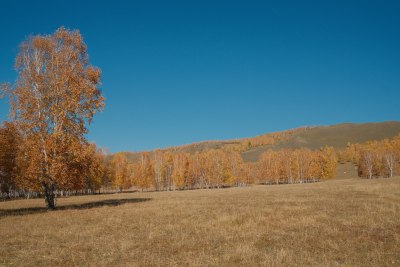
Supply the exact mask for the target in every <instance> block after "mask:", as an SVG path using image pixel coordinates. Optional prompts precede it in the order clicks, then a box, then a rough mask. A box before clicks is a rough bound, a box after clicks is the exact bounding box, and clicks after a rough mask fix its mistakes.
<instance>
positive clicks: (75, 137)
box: [3, 28, 104, 209]
mask: <svg viewBox="0 0 400 267" xmlns="http://www.w3.org/2000/svg"><path fill="white" fill-rule="evenodd" d="M86 49H87V48H86V44H85V43H84V41H83V39H82V36H81V34H80V33H79V31H70V30H67V29H65V28H59V29H57V30H56V31H55V32H54V34H52V35H37V36H32V37H29V38H28V39H27V40H26V41H25V42H23V43H22V44H21V45H20V47H19V53H18V55H17V58H16V63H15V68H16V71H17V74H18V77H17V80H16V82H15V84H14V85H11V86H6V87H3V92H5V93H6V94H7V95H8V96H9V99H10V104H11V116H12V118H13V119H14V120H15V121H16V122H17V125H18V130H19V131H20V132H21V134H22V139H23V148H24V149H23V155H22V156H21V157H20V159H22V158H23V159H24V162H23V164H24V165H25V167H26V172H25V173H24V175H23V177H21V178H22V179H24V180H25V181H28V182H29V183H31V184H34V185H36V186H40V187H41V188H42V190H43V192H44V195H45V200H46V205H47V207H48V208H49V209H54V208H55V191H56V190H59V189H68V187H71V186H73V185H75V184H77V183H76V182H77V179H82V177H83V175H82V174H83V173H85V172H86V170H83V168H82V166H85V164H80V163H81V161H82V160H84V158H85V157H84V154H85V153H84V149H85V147H86V146H87V141H86V139H85V137H84V135H85V134H86V133H87V132H88V129H87V127H88V125H89V124H90V122H91V121H92V118H93V116H94V114H95V113H96V112H98V111H100V110H102V108H103V106H104V98H103V96H102V95H101V92H100V90H99V86H100V69H98V68H96V67H93V66H91V65H90V64H89V60H88V54H87V51H86Z"/></svg>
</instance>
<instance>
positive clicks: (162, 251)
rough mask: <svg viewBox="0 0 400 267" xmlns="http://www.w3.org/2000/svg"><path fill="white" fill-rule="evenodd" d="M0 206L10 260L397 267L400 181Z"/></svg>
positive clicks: (3, 254) (1, 256)
mask: <svg viewBox="0 0 400 267" xmlns="http://www.w3.org/2000/svg"><path fill="white" fill-rule="evenodd" d="M43 204H44V203H43V200H39V199H36V200H19V201H10V202H3V203H0V241H1V245H0V265H5V266H37V265H52V266H136V265H140V266H146V265H150V266H152V265H163V266H165V265H167V266H169V265H171V266H216V265H218V266H220V265H223V266H258V265H267V266H282V265H284V266H286V265H290V266H295V265H299V266H305V265H307V266H310V265H313V266H337V265H342V266H400V216H399V215H400V178H392V179H377V180H361V179H346V180H335V181H329V182H324V183H315V184H298V185H279V186H252V187H248V188H231V189H220V190H197V191H181V192H161V193H130V194H116V195H100V196H82V197H71V198H64V199H59V201H58V205H59V206H60V207H61V208H62V209H61V210H58V211H52V212H47V211H45V210H43V209H42V208H41V207H42V206H43Z"/></svg>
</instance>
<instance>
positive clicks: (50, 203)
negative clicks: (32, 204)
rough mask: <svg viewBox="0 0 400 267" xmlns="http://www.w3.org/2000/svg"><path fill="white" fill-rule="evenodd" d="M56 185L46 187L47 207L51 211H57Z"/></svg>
mask: <svg viewBox="0 0 400 267" xmlns="http://www.w3.org/2000/svg"><path fill="white" fill-rule="evenodd" d="M54 190H55V186H54V185H47V184H46V185H44V199H45V201H46V207H47V209H49V210H55V209H56V195H55V193H54Z"/></svg>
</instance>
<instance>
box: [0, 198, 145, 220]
mask: <svg viewBox="0 0 400 267" xmlns="http://www.w3.org/2000/svg"><path fill="white" fill-rule="evenodd" d="M149 200H151V198H128V199H106V200H101V201H95V202H88V203H82V204H71V205H63V206H58V207H56V209H55V210H54V211H58V210H86V209H93V208H100V207H115V206H119V205H123V204H127V203H139V202H145V201H149ZM45 212H52V211H51V210H48V209H47V208H45V207H32V208H19V209H0V218H2V217H8V216H22V215H29V214H38V213H45Z"/></svg>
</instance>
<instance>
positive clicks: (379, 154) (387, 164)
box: [338, 135, 400, 179]
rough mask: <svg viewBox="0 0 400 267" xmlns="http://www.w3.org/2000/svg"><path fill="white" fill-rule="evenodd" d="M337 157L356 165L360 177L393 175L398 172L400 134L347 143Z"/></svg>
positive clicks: (399, 170) (399, 166)
mask: <svg viewBox="0 0 400 267" xmlns="http://www.w3.org/2000/svg"><path fill="white" fill-rule="evenodd" d="M338 157H339V160H340V161H341V162H353V163H354V164H355V165H357V166H358V175H359V176H360V177H364V178H369V179H371V178H377V177H388V178H390V177H393V176H394V175H396V174H399V173H400V135H398V136H395V137H393V138H391V139H384V140H381V141H368V142H366V143H363V144H351V143H349V144H348V145H347V147H346V149H345V150H343V151H339V152H338Z"/></svg>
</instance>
